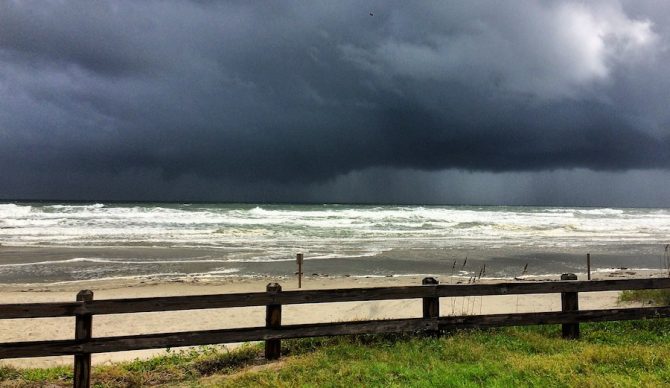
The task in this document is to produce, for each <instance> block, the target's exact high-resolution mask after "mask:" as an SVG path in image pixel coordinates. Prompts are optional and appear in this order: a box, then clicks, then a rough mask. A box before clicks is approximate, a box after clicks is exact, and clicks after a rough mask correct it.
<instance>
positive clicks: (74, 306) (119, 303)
mask: <svg viewBox="0 0 670 388" xmlns="http://www.w3.org/2000/svg"><path fill="white" fill-rule="evenodd" d="M662 288H670V278H655V279H616V280H591V281H547V282H534V283H496V284H440V285H432V284H429V285H422V286H404V287H371V288H346V289H325V290H308V291H281V292H276V293H269V292H248V293H233V294H218V295H189V296H165V297H152V298H132V299H101V300H93V301H90V302H51V303H21V304H4V305H0V319H16V318H54V317H68V316H76V315H83V314H91V315H102V314H129V313H143V312H157V311H178V310H197V309H217V308H229V307H252V306H267V305H272V304H276V305H289V304H307V303H335V302H361V301H374V300H394V299H418V298H431V297H432V298H444V297H459V296H485V295H522V294H549V293H562V292H595V291H619V290H645V289H662Z"/></svg>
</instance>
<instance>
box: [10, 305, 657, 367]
mask: <svg viewBox="0 0 670 388" xmlns="http://www.w3.org/2000/svg"><path fill="white" fill-rule="evenodd" d="M668 317H670V307H641V308H625V309H612V310H581V311H571V312H562V311H551V312H541V313H514V314H491V315H471V316H467V315H466V316H453V317H452V316H447V317H439V318H406V319H388V320H372V321H354V322H339V323H312V324H301V325H284V326H281V327H279V328H266V327H251V328H240V329H223V330H204V331H187V332H177V333H159V334H146V335H129V336H117V337H100V338H92V339H90V340H88V341H86V342H81V341H77V340H57V341H32V342H14V343H5V344H0V358H19V357H44V356H64V355H71V354H75V353H107V352H120V351H128V350H141V349H156V348H174V347H179V346H197V345H211V344H218V343H231V342H243V341H261V340H272V339H290V338H306V337H325V336H337V335H350V334H375V333H401V332H414V331H431V330H446V329H470V328H485V327H500V326H521V325H541V324H562V323H577V322H602V321H611V320H617V321H626V320H636V319H648V318H668Z"/></svg>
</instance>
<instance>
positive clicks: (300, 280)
mask: <svg viewBox="0 0 670 388" xmlns="http://www.w3.org/2000/svg"><path fill="white" fill-rule="evenodd" d="M303 260H304V257H303V254H302V253H298V254H297V255H296V256H295V261H296V262H297V263H298V288H302V262H303Z"/></svg>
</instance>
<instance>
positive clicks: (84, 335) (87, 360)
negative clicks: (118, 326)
mask: <svg viewBox="0 0 670 388" xmlns="http://www.w3.org/2000/svg"><path fill="white" fill-rule="evenodd" d="M92 300H93V291H91V290H82V291H79V293H77V301H79V302H84V306H86V302H90V301H92ZM92 326H93V315H91V314H89V313H87V312H86V311H84V313H83V314H79V315H77V316H76V318H75V327H74V339H75V340H78V341H82V342H85V341H87V340H89V339H91V336H92V331H91V329H92ZM72 386H73V387H74V388H89V387H90V386H91V353H80V354H75V356H74V377H73V382H72Z"/></svg>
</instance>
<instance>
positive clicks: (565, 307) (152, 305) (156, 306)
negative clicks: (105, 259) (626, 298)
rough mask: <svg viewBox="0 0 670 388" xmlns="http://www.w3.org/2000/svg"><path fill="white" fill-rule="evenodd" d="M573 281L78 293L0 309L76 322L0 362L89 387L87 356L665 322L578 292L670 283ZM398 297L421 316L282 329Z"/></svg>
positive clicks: (8, 314) (5, 346)
mask: <svg viewBox="0 0 670 388" xmlns="http://www.w3.org/2000/svg"><path fill="white" fill-rule="evenodd" d="M576 278H577V277H576V276H575V275H574V274H564V275H562V276H561V279H562V280H561V281H542V282H532V283H497V284H456V285H440V284H438V282H437V280H435V279H434V278H425V279H423V281H422V285H420V286H404V287H373V288H350V289H326V290H306V291H282V289H281V286H280V285H279V284H276V283H271V284H268V286H267V288H266V292H251V293H233V294H220V295H196V296H170V297H155V298H134V299H106V300H95V299H94V298H93V292H92V291H89V290H84V291H81V292H79V294H77V300H76V301H74V302H54V303H21V304H4V305H0V319H21V318H23V319H26V318H54V317H71V316H74V317H76V322H75V339H72V340H54V341H27V342H8V343H1V344H0V359H5V358H21V357H43V356H63V355H74V356H75V359H74V365H75V368H74V370H75V372H74V386H75V387H89V386H90V369H91V359H90V356H91V354H92V353H106V352H118V351H128V350H139V349H156V348H168V347H180V346H197V345H209V344H219V343H231V342H245V341H261V340H262V341H265V356H266V358H268V359H276V358H279V356H280V354H281V343H280V341H281V340H282V339H288V338H303V337H320V336H335V335H348V334H375V333H394V332H396V333H397V332H424V333H427V334H431V335H438V334H439V333H440V332H441V331H444V330H450V329H463V328H484V327H496V326H517V325H536V324H562V325H563V327H562V331H563V337H564V338H578V337H579V323H581V322H597V321H620V320H636V319H650V318H669V317H670V306H662V307H641V308H623V309H607V310H579V300H578V293H580V292H596V291H620V290H641V289H665V288H670V278H654V279H617V280H594V281H591V280H589V281H577V280H576ZM552 293H560V295H561V305H562V311H551V312H534V313H510V314H488V315H461V316H440V313H439V312H440V303H439V302H440V298H443V297H466V296H485V295H521V294H552ZM400 299H422V303H423V317H422V318H406V319H388V320H370V321H353V322H336V323H311V324H299V325H282V324H281V316H282V306H283V305H292V304H310V303H334V302H356V301H376V300H400ZM252 306H265V308H266V322H265V326H259V327H247V328H237V329H222V330H205V331H187V332H178V333H158V334H140V335H126V336H115V337H98V338H95V337H91V328H92V318H93V316H94V315H102V314H128V313H142V312H160V311H178V310H196V309H218V308H230V307H252Z"/></svg>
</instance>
